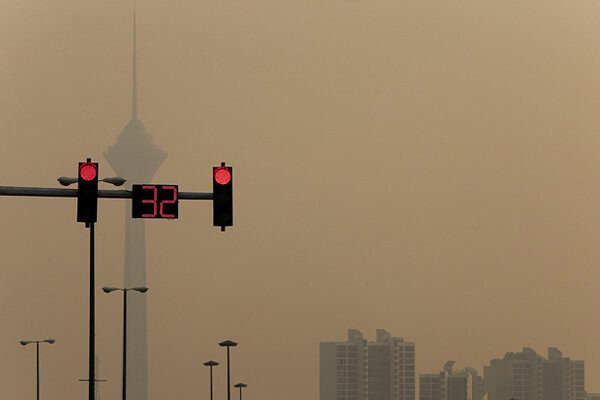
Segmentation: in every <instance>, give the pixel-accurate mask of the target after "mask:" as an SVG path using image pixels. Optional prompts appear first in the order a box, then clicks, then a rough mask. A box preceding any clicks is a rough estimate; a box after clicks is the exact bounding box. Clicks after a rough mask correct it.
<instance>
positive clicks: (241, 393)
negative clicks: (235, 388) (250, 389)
mask: <svg viewBox="0 0 600 400" xmlns="http://www.w3.org/2000/svg"><path fill="white" fill-rule="evenodd" d="M240 400H242V387H241V386H240Z"/></svg>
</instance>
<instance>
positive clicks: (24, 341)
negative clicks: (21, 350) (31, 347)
mask: <svg viewBox="0 0 600 400" xmlns="http://www.w3.org/2000/svg"><path fill="white" fill-rule="evenodd" d="M19 343H21V346H25V345H28V344H29V343H31V340H20V341H19Z"/></svg>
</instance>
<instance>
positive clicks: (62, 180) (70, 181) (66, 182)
mask: <svg viewBox="0 0 600 400" xmlns="http://www.w3.org/2000/svg"><path fill="white" fill-rule="evenodd" d="M57 181H58V183H60V184H61V185H63V186H69V185H72V184H74V183H77V181H78V179H77V178H71V177H70V176H61V177H59V178H58V179H57Z"/></svg>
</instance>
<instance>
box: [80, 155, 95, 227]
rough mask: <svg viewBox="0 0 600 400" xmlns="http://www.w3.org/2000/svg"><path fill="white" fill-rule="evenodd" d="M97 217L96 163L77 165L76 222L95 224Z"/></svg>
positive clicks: (88, 161)
mask: <svg viewBox="0 0 600 400" xmlns="http://www.w3.org/2000/svg"><path fill="white" fill-rule="evenodd" d="M97 215H98V163H93V162H92V160H91V159H89V158H88V159H87V161H86V162H80V163H79V173H78V174H77V222H85V223H86V226H87V224H89V223H90V222H96V219H97Z"/></svg>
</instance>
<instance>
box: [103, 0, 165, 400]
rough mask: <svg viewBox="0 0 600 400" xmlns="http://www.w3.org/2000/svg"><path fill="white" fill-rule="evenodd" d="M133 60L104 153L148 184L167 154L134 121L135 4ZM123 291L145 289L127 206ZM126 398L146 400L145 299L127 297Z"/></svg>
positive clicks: (141, 240) (138, 228)
mask: <svg viewBox="0 0 600 400" xmlns="http://www.w3.org/2000/svg"><path fill="white" fill-rule="evenodd" d="M132 36H133V51H132V53H133V56H132V89H131V119H130V120H129V122H128V123H127V124H126V125H125V127H124V128H123V130H122V132H121V134H120V135H119V136H118V138H117V142H116V143H115V144H114V145H112V146H111V147H109V148H108V149H107V150H106V152H105V153H104V158H106V160H107V161H108V163H109V164H110V165H111V167H112V169H113V170H114V172H115V173H116V174H117V175H119V176H122V177H124V178H125V179H127V183H126V188H127V189H130V188H131V186H130V185H131V184H135V183H149V182H151V178H152V176H153V175H154V174H155V172H156V171H157V170H158V168H159V166H160V165H161V164H162V162H163V161H164V160H165V159H166V157H167V154H166V153H165V152H164V151H162V150H161V149H160V148H159V147H158V146H157V145H156V144H155V143H154V140H153V138H152V135H150V134H149V133H148V131H147V129H146V127H145V126H144V124H143V123H142V121H140V119H139V118H138V101H137V100H138V98H137V47H136V21H135V4H134V10H133V35H132ZM124 255H125V257H124V285H125V287H134V286H147V285H146V228H145V224H144V220H140V219H136V220H134V219H132V218H131V202H130V201H128V202H126V206H125V244H124ZM127 314H128V318H127V398H128V399H130V400H146V399H147V398H148V355H147V351H148V344H147V343H148V341H147V316H146V296H131V298H130V299H128V301H127Z"/></svg>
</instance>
